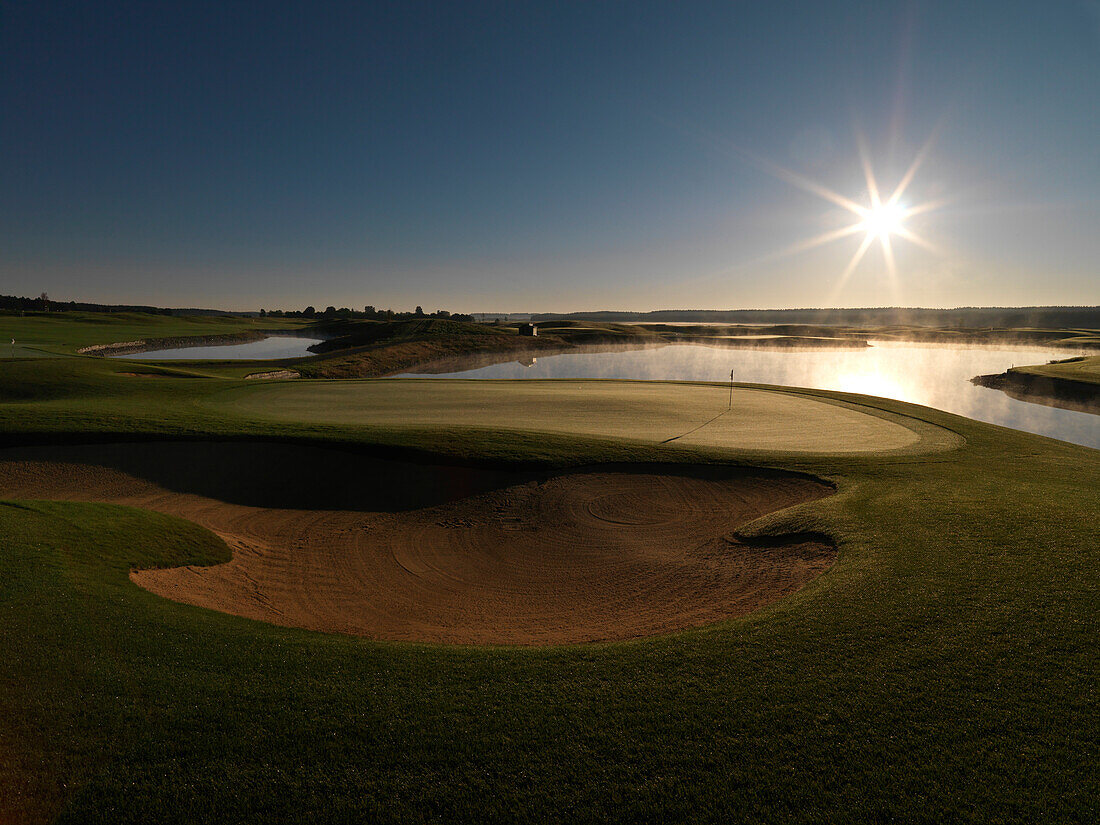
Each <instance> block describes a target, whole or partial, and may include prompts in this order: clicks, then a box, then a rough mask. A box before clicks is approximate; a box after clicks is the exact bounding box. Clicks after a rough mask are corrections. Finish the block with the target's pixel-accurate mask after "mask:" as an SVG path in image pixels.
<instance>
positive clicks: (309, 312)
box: [302, 306, 317, 318]
mask: <svg viewBox="0 0 1100 825" xmlns="http://www.w3.org/2000/svg"><path fill="white" fill-rule="evenodd" d="M302 314H303V315H304V316H306V317H307V318H312V317H314V316H315V315H316V314H317V310H316V309H314V308H313V307H312V306H308V307H306V311H305V312H303V313H302Z"/></svg>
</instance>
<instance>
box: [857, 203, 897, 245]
mask: <svg viewBox="0 0 1100 825" xmlns="http://www.w3.org/2000/svg"><path fill="white" fill-rule="evenodd" d="M905 217H906V213H905V209H904V208H903V207H902V206H901V204H898V203H893V202H891V201H887V202H886V203H877V204H874V205H872V206H871V208H870V209H868V210H867V213H866V214H865V215H864V216H863V222H862V223H861V224H860V225H859V227H860V229H862V230H864V231H865V232H866V233H867V234H868V235H870V236H871V237H872V238H882V237H885V236H889V235H898V234H901V233H903V232H904V231H905Z"/></svg>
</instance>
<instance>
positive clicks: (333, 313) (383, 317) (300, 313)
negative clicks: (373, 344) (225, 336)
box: [260, 304, 474, 321]
mask: <svg viewBox="0 0 1100 825" xmlns="http://www.w3.org/2000/svg"><path fill="white" fill-rule="evenodd" d="M260 317H261V318H308V319H315V320H319V321H335V320H343V319H346V318H361V319H364V320H368V321H406V320H409V319H410V318H449V319H450V320H452V321H473V320H474V317H473V316H472V315H463V314H461V313H451V312H448V311H447V310H445V309H437V310H436V311H435V312H432V313H426V312H424V307H420V306H418V307H417V308H416V309H414V310H413V311H412V312H397V311H394V310H392V309H376V308H375V307H373V306H371V305H370V304H367V305H366V306H365V307H363V309H362V310H357V309H350V308H348V307H340V308H339V309H337V308H336V307H334V306H329V307H325V309H324V310H323V311H321V312H318V311H317V308H316V307H313V306H308V307H306V308H305V309H287V310H284V309H261V310H260Z"/></svg>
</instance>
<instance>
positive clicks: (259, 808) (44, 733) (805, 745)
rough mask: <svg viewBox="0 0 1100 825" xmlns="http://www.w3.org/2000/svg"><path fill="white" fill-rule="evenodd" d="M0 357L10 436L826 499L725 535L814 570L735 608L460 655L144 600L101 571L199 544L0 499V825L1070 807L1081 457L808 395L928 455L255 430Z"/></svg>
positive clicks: (219, 391) (90, 511)
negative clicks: (438, 462)
mask: <svg viewBox="0 0 1100 825" xmlns="http://www.w3.org/2000/svg"><path fill="white" fill-rule="evenodd" d="M32 364H33V368H32V366H31V365H32ZM0 369H2V371H0V434H2V438H3V440H4V442H5V443H6V444H30V443H35V442H42V441H56V440H61V439H73V438H89V437H96V438H114V439H119V438H127V439H134V438H143V437H163V436H164V435H166V434H167V435H170V436H172V437H185V438H199V437H201V438H205V439H209V438H211V437H223V438H230V437H232V438H267V439H271V438H277V439H293V440H300V441H310V442H324V443H329V444H331V443H336V442H340V443H345V444H349V445H358V448H360V449H366V450H385V452H386V453H387V454H388V455H394V454H407V455H414V454H415V455H416V456H417V457H423V455H424V454H425V453H426V452H432V453H433V454H439V455H441V456H442V457H443V458H445V459H450V460H453V459H456V458H462V459H479V460H483V461H484V460H490V461H492V462H494V463H498V464H519V463H522V464H526V465H532V464H534V465H550V464H553V465H559V466H560V465H568V464H582V463H596V462H599V461H607V460H615V461H623V460H636V461H680V460H693V461H698V460H704V461H729V462H738V461H750V460H751V461H752V462H753V463H759V464H766V465H769V466H776V467H786V468H789V469H796V470H802V471H809V472H812V473H815V474H817V475H819V476H821V477H825V478H828V479H830V480H832V481H834V482H836V483H837V484H838V486H839V492H838V494H837V495H835V496H832V497H830V498H828V499H823V500H820V501H816V502H812V503H810V504H808V505H804V506H800V507H798V508H795V509H793V510H789V511H785V512H782V513H778V514H775V515H774V516H771V517H769V518H768V519H766V520H764V521H763V522H758V523H757V524H756V525H755V529H756V530H757V531H759V532H762V533H776V534H778V533H785V532H792V531H809V530H813V531H819V532H824V533H827V534H829V535H830V536H832V537H833V538H834V539H835V540H836V542H837V544H838V546H839V549H840V557H839V560H838V561H837V563H836V565H835V566H834V567H833V568H832V569H831V570H830V571H829V572H828V573H826V574H825V575H824V576H822V577H820V578H818V579H816V580H814V581H813V582H811V583H810V584H809V585H808V586H806V587H805V588H803V589H802V590H801V591H799V592H798V593H796V594H795V595H794V596H791V597H789V598H787V599H785V600H783V601H780V602H778V603H777V604H775V605H772V606H771V607H769V608H767V609H765V610H763V611H760V612H758V613H756V614H753V615H752V616H749V617H747V618H745V619H740V620H735V621H730V622H725V623H722V624H718V625H713V626H710V627H708V628H705V629H701V630H696V631H690V632H685V633H681V634H676V635H672V636H666V637H662V638H655V639H648V640H640V641H634V642H626V643H617V644H605V645H585V646H575V647H562V648H533V649H521V648H456V647H446V646H429V645H415V644H401V643H379V642H371V641H366V640H361V639H356V638H350V637H343V636H335V635H323V634H316V633H309V632H306V631H297V630H288V629H282V628H277V627H273V626H269V625H265V624H261V623H257V622H251V621H248V620H244V619H239V618H235V617H232V616H228V615H224V614H220V613H215V612H211V611H205V610H201V609H198V608H192V607H188V606H185V605H181V604H177V603H174V602H170V601H166V600H164V599H161V598H158V597H156V596H153V595H152V594H150V593H148V592H146V591H144V590H141V589H140V588H138V587H136V586H135V585H133V584H132V583H131V582H130V581H129V579H128V576H127V574H128V571H129V570H130V568H131V567H133V566H143V567H144V566H153V565H173V566H175V565H179V564H184V563H194V564H205V563H213V562H216V561H219V560H222V559H224V558H226V552H227V551H226V549H225V547H224V546H223V545H222V544H221V543H220V542H219V541H217V540H216V539H214V538H213V536H211V535H210V534H208V533H206V532H205V531H202V530H200V529H199V528H197V527H195V526H194V525H191V524H190V523H188V522H184V521H180V520H177V519H172V518H169V517H166V516H160V515H156V514H152V513H147V512H144V511H139V510H133V509H127V508H122V507H117V506H110V505H95V504H75V503H57V502H9V503H6V504H0V536H2V537H3V538H2V544H0V649H2V650H3V651H4V654H5V655H3V656H0V720H2V722H3V724H0V822H6V821H23V820H26V821H46V820H49V819H51V818H54V817H55V816H59V817H60V821H71V822H97V821H101V822H150V821H156V822H196V821H207V822H235V821H240V822H257V821H290V822H307V821H308V822H318V821H371V822H427V821H471V822H487V821H489V822H492V821H498V822H517V821H518V822H545V821H547V820H554V819H568V820H571V821H606V820H609V819H619V820H637V821H654V822H657V821H685V822H686V821H693V822H698V821H713V822H728V821H744V822H761V823H764V822H777V821H780V822H782V821H789V822H838V823H841V822H851V821H926V822H942V821H971V822H998V821H1000V822H1009V821H1012V822H1031V821H1039V820H1043V821H1052V822H1091V821H1095V819H1096V817H1097V814H1098V805H1097V801H1096V800H1097V799H1098V798H1100V771H1098V770H1097V768H1096V754H1097V753H1098V752H1100V704H1098V699H1100V697H1098V696H1097V679H1096V674H1097V673H1098V672H1100V651H1098V648H1097V645H1096V639H1097V636H1098V634H1100V612H1098V611H1097V609H1096V605H1097V603H1098V602H1100V584H1098V582H1100V519H1098V518H1097V514H1098V513H1100V453H1098V452H1097V451H1094V450H1089V449H1087V448H1083V447H1076V446H1072V445H1068V444H1064V443H1061V442H1055V441H1051V440H1048V439H1043V438H1040V437H1036V436H1030V435H1026V434H1022V433H1016V432H1013V431H1008V430H1003V429H1000V428H996V427H991V426H987V425H983V424H979V423H976V422H972V421H968V420H966V419H962V418H959V417H956V416H951V415H947V414H942V413H937V412H934V411H930V410H927V409H923V408H916V407H912V406H910V405H906V404H902V403H900V402H889V401H884V400H870V399H866V398H858V397H845V396H841V395H840V394H836V393H815V394H814V395H815V396H816V397H820V398H829V399H833V400H834V401H843V402H844V403H845V404H851V403H858V404H862V405H864V406H865V408H866V407H869V408H874V409H876V410H878V413H877V415H879V416H881V417H882V420H890V421H898V420H901V419H903V418H904V417H905V416H913V419H912V420H913V421H918V422H923V424H914V425H913V426H915V427H917V428H918V429H921V428H922V427H928V428H931V429H935V430H937V431H950V433H952V434H953V435H952V441H951V444H947V443H943V444H940V445H939V446H938V447H937V449H934V450H930V451H923V452H922V451H918V450H916V449H909V450H905V449H902V450H893V451H890V452H887V453H884V454H882V455H866V454H863V455H860V454H851V453H837V454H835V455H830V454H826V453H817V454H791V453H774V454H771V455H769V454H767V453H766V452H765V451H760V450H757V451H755V452H751V453H747V452H745V451H743V450H742V451H739V450H737V449H734V448H729V447H723V446H721V445H707V444H690V445H684V446H677V445H674V444H673V445H666V446H664V447H661V446H658V445H655V444H653V443H651V442H647V441H646V440H645V439H644V438H641V437H628V438H615V437H614V435H613V433H611V432H607V431H601V432H597V433H590V434H589V435H586V436H570V435H568V434H567V433H564V432H541V431H537V430H527V431H524V430H520V429H499V428H476V427H471V426H469V424H468V422H463V421H453V420H452V421H432V420H423V421H420V422H416V421H415V412H416V405H415V398H410V400H409V402H408V405H407V407H408V410H409V415H410V416H411V417H412V418H413V419H414V421H413V424H412V425H402V426H399V425H397V424H394V423H392V422H391V423H386V422H385V421H377V422H374V423H369V422H368V423H366V424H363V423H356V422H355V421H350V420H349V421H343V422H341V421H329V422H327V423H316V422H314V421H312V420H295V416H294V415H291V414H290V413H287V412H286V411H285V409H284V410H283V411H282V412H280V413H279V414H280V415H283V416H284V418H285V419H286V420H284V421H274V420H260V419H259V418H258V417H257V414H256V413H255V411H251V412H250V411H248V410H245V409H244V408H242V407H241V406H240V405H239V404H237V403H228V402H227V400H226V399H228V398H230V397H231V396H232V394H233V393H236V392H242V393H245V394H247V393H251V392H253V391H252V390H251V389H248V390H244V389H243V388H242V389H240V390H237V389H235V388H234V389H230V390H229V391H228V392H226V391H225V390H226V387H227V385H228V386H233V385H230V384H228V382H226V381H225V380H224V379H206V378H196V377H191V378H183V377H172V376H170V375H164V376H160V377H150V378H127V377H125V376H120V375H118V374H116V372H115V370H116V369H118V367H117V366H114V365H111V364H105V363H103V362H99V361H91V360H90V359H51V360H49V361H45V360H42V361H36V362H15V363H9V364H5V365H3V367H2V368H0ZM242 386H243V385H242ZM279 386H282V385H279ZM287 386H289V385H287ZM308 386H309V385H303V386H302V389H295V390H294V392H304V391H305V390H306V389H307V388H308ZM322 386H326V385H322ZM410 386H411V385H410ZM302 409H303V410H308V404H305V405H304V406H303V408H302ZM273 415H274V414H272V415H269V416H268V418H271V417H273ZM299 417H300V418H302V417H304V414H303V415H301V416H299ZM923 431H924V430H922V432H923ZM634 435H635V436H637V434H634ZM287 470H288V472H293V468H287Z"/></svg>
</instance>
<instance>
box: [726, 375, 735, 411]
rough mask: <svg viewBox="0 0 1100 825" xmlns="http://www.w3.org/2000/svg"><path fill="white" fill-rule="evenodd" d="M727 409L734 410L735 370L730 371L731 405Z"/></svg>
mask: <svg viewBox="0 0 1100 825" xmlns="http://www.w3.org/2000/svg"><path fill="white" fill-rule="evenodd" d="M726 409H727V410H732V409H733V370H730V405H729V406H728V407H726Z"/></svg>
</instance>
